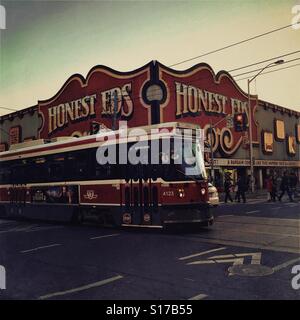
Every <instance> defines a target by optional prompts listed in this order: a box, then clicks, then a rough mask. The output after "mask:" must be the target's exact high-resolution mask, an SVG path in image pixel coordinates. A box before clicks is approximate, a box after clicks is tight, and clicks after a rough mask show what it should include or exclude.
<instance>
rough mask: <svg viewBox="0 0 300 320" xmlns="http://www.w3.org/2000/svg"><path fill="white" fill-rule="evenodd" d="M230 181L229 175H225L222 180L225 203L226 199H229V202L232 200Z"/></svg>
mask: <svg viewBox="0 0 300 320" xmlns="http://www.w3.org/2000/svg"><path fill="white" fill-rule="evenodd" d="M231 187H232V183H231V177H230V176H229V175H226V176H225V181H224V192H225V199H224V201H225V203H227V200H228V199H229V200H230V201H231V202H233V200H232V198H231V195H230V191H231Z"/></svg>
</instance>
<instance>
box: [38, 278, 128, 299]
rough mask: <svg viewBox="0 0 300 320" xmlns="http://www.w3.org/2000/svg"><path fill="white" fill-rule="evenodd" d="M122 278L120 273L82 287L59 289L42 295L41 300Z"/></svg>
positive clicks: (99, 285)
mask: <svg viewBox="0 0 300 320" xmlns="http://www.w3.org/2000/svg"><path fill="white" fill-rule="evenodd" d="M122 278H123V276H120V275H118V276H116V277H112V278H108V279H105V280H101V281H98V282H94V283H90V284H87V285H85V286H82V287H78V288H74V289H70V290H66V291H59V292H54V293H50V294H46V295H44V296H40V297H39V300H45V299H49V298H52V297H58V296H64V295H66V294H69V293H74V292H80V291H84V290H88V289H91V288H96V287H101V286H103V285H105V284H108V283H111V282H114V281H116V280H119V279H122Z"/></svg>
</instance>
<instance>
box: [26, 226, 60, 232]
mask: <svg viewBox="0 0 300 320" xmlns="http://www.w3.org/2000/svg"><path fill="white" fill-rule="evenodd" d="M62 228H64V226H54V227H36V228H34V229H32V230H25V232H36V231H44V230H53V229H62Z"/></svg>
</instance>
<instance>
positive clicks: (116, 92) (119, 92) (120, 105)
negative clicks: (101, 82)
mask: <svg viewBox="0 0 300 320" xmlns="http://www.w3.org/2000/svg"><path fill="white" fill-rule="evenodd" d="M130 93H131V83H127V84H125V85H124V86H123V87H121V88H120V87H116V88H113V89H110V90H107V91H103V92H101V98H102V113H101V114H102V115H103V116H105V115H109V116H111V115H113V114H114V108H115V106H114V103H115V96H116V98H117V99H116V104H117V107H116V113H117V115H121V117H122V119H126V118H128V117H130V116H131V115H132V113H133V102H132V99H131V97H130Z"/></svg>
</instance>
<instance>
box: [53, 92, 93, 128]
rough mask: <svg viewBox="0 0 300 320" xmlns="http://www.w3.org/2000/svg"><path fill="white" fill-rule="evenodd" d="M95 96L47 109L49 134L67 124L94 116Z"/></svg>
mask: <svg viewBox="0 0 300 320" xmlns="http://www.w3.org/2000/svg"><path fill="white" fill-rule="evenodd" d="M95 101H96V95H95V94H94V95H91V96H86V97H83V98H81V99H77V100H73V101H70V102H66V103H61V104H59V105H58V106H54V107H51V108H49V109H48V123H49V131H48V132H49V134H51V133H52V132H53V131H55V130H56V129H58V128H63V127H65V126H67V125H68V123H69V122H74V121H77V120H79V119H85V118H87V117H89V116H92V115H94V114H95Z"/></svg>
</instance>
